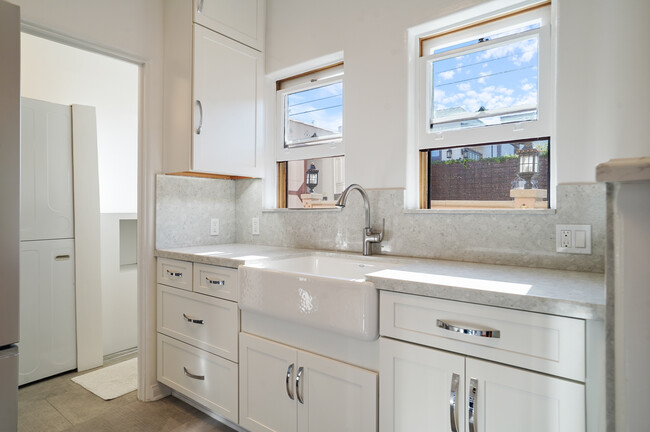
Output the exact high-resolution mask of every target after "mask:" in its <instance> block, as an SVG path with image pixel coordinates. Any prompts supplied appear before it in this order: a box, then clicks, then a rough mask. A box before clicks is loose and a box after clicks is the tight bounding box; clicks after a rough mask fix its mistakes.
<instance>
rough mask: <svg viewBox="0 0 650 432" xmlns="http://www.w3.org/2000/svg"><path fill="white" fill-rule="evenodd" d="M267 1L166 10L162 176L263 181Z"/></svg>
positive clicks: (221, 0)
mask: <svg viewBox="0 0 650 432" xmlns="http://www.w3.org/2000/svg"><path fill="white" fill-rule="evenodd" d="M265 13H266V4H265V2H264V1H260V0H196V1H194V2H188V1H187V0H168V1H165V2H164V50H165V52H164V78H163V79H164V95H163V97H164V100H163V113H164V122H163V170H164V172H166V173H175V172H188V171H197V172H202V173H209V174H223V175H231V176H243V177H261V176H262V173H263V164H262V157H261V156H262V151H261V149H262V147H261V146H262V135H263V134H262V108H263V107H262V102H263V95H262V82H263V81H262V80H263V74H264V55H263V54H262V50H263V45H264V16H265Z"/></svg>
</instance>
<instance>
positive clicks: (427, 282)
mask: <svg viewBox="0 0 650 432" xmlns="http://www.w3.org/2000/svg"><path fill="white" fill-rule="evenodd" d="M316 252H322V253H326V254H337V253H336V252H332V251H316V250H310V249H297V248H286V247H276V246H264V245H252V244H238V243H236V244H223V245H211V246H193V247H182V248H170V249H159V250H157V251H156V255H157V256H159V257H162V258H172V259H178V260H184V261H192V262H197V263H203V264H212V265H218V266H224V267H232V268H237V267H238V266H239V265H242V264H253V263H255V262H260V261H261V260H267V259H280V258H288V257H293V256H300V255H302V254H305V253H316ZM341 255H346V256H350V255H353V254H350V253H341ZM376 257H377V258H379V259H386V258H395V259H396V265H395V268H394V269H388V270H381V271H378V272H375V273H370V274H368V275H367V276H366V279H367V280H369V281H371V282H373V283H374V284H375V287H376V288H377V289H379V290H385V291H394V292H401V293H407V294H415V295H420V296H427V297H437V298H443V299H448V300H457V301H464V302H468V303H477V304H484V305H490V306H497V307H505V308H511V309H519V310H525V311H530V312H540V313H547V314H553V315H560V316H567V317H573V318H582V319H597V320H603V319H604V317H605V277H604V275H603V274H602V273H586V272H575V271H563V270H548V269H538V268H529V267H516V266H504V265H493V264H478V263H468V262H457V261H443V260H431V259H419V258H404V257H397V256H392V255H376Z"/></svg>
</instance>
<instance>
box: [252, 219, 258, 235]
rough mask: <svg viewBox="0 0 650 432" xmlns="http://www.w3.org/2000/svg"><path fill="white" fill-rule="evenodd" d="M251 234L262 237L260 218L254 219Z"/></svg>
mask: <svg viewBox="0 0 650 432" xmlns="http://www.w3.org/2000/svg"><path fill="white" fill-rule="evenodd" d="M251 225H252V226H251V234H253V235H260V218H258V217H254V218H253V219H252V221H251Z"/></svg>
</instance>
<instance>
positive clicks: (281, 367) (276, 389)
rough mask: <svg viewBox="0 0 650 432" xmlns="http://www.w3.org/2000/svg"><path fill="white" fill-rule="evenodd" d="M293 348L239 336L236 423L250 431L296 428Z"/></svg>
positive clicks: (284, 431)
mask: <svg viewBox="0 0 650 432" xmlns="http://www.w3.org/2000/svg"><path fill="white" fill-rule="evenodd" d="M296 354H297V353H296V350H294V349H292V348H289V347H287V346H285V345H281V344H277V343H275V342H271V341H268V340H265V339H261V338H258V337H255V336H252V335H249V334H246V333H240V337H239V424H240V425H241V426H242V427H244V428H246V429H248V430H249V431H251V432H296V430H297V429H296V400H295V399H296V388H295V384H294V383H295V379H296V373H297V369H296V368H297V366H298V365H297V358H296V357H297V355H296Z"/></svg>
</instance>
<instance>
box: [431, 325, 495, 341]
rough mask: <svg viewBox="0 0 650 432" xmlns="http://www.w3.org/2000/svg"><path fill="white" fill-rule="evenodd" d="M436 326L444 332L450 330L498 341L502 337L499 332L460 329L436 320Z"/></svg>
mask: <svg viewBox="0 0 650 432" xmlns="http://www.w3.org/2000/svg"><path fill="white" fill-rule="evenodd" d="M436 326H438V327H439V328H441V329H443V330H449V331H453V332H457V333H462V334H466V335H470V336H478V337H486V338H494V339H498V338H500V337H501V332H500V331H499V330H481V329H470V328H463V327H458V326H455V325H453V324H449V323H446V322H444V321H442V320H436Z"/></svg>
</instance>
